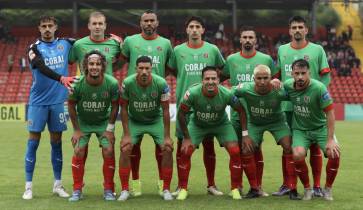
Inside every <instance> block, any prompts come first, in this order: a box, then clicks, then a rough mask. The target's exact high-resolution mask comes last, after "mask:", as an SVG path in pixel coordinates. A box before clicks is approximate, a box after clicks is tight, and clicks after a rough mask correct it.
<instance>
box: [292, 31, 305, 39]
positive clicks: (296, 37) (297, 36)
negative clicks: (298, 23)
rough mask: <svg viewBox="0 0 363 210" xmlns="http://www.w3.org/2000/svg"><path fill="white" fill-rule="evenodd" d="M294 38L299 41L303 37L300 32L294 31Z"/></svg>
mask: <svg viewBox="0 0 363 210" xmlns="http://www.w3.org/2000/svg"><path fill="white" fill-rule="evenodd" d="M294 39H295V40H296V41H301V40H302V39H303V36H302V34H301V33H300V32H296V33H295V34H294Z"/></svg>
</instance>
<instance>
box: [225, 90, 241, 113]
mask: <svg viewBox="0 0 363 210" xmlns="http://www.w3.org/2000/svg"><path fill="white" fill-rule="evenodd" d="M228 93H229V94H228V103H227V104H228V105H230V106H231V107H232V108H233V109H234V110H237V111H239V110H241V109H242V105H241V104H240V102H239V100H238V98H237V96H236V95H234V94H233V92H232V91H228Z"/></svg>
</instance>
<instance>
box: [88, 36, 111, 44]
mask: <svg viewBox="0 0 363 210" xmlns="http://www.w3.org/2000/svg"><path fill="white" fill-rule="evenodd" d="M88 37H89V39H90V40H91V41H92V42H95V43H102V42H104V41H107V40H108V38H107V37H106V36H105V38H104V39H102V40H100V41H98V40H94V39H92V37H91V36H88Z"/></svg>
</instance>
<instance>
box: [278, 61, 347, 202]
mask: <svg viewBox="0 0 363 210" xmlns="http://www.w3.org/2000/svg"><path fill="white" fill-rule="evenodd" d="M311 73H312V72H310V70H309V63H308V62H307V61H306V60H304V59H299V60H296V61H294V62H293V64H292V76H293V78H294V79H290V80H288V81H286V82H285V83H284V87H285V90H286V91H287V93H288V96H289V99H290V101H291V102H292V105H293V110H294V114H293V117H292V137H293V144H292V147H293V154H294V159H295V168H296V172H297V174H298V175H299V177H300V180H301V182H302V183H303V185H304V188H305V193H304V197H303V200H310V199H311V198H312V196H313V191H312V190H311V188H310V183H309V173H308V167H307V165H306V163H305V157H306V153H307V150H308V149H309V147H310V145H311V144H312V143H313V142H316V143H317V144H318V145H319V147H320V149H321V150H323V151H324V155H325V157H328V162H327V165H326V183H325V189H324V191H323V196H324V198H325V199H326V200H329V201H331V200H333V195H332V185H333V182H334V180H335V177H336V175H337V173H338V168H339V162H340V149H339V145H338V142H337V140H336V138H335V135H334V121H335V118H334V109H333V100H332V98H331V97H330V95H329V92H328V90H327V88H326V86H325V85H324V84H323V83H321V82H319V81H317V80H315V79H310V74H311Z"/></svg>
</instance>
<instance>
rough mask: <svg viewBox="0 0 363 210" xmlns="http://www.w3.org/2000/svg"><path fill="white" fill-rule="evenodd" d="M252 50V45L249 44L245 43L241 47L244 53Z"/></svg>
mask: <svg viewBox="0 0 363 210" xmlns="http://www.w3.org/2000/svg"><path fill="white" fill-rule="evenodd" d="M252 48H253V45H252V44H251V43H246V44H244V45H243V49H244V50H246V51H251V50H252Z"/></svg>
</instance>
